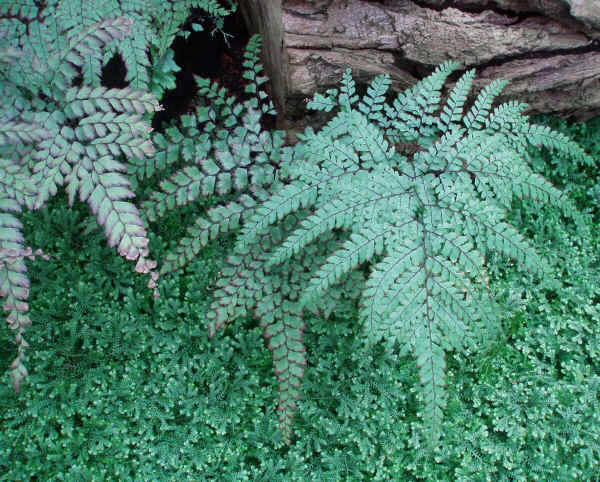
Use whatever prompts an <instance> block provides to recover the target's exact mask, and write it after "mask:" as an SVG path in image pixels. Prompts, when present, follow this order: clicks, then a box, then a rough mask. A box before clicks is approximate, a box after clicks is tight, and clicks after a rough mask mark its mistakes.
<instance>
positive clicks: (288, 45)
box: [241, 0, 600, 125]
mask: <svg viewBox="0 0 600 482" xmlns="http://www.w3.org/2000/svg"><path fill="white" fill-rule="evenodd" d="M241 3H242V5H244V9H245V11H246V12H248V13H247V15H248V17H250V18H253V19H254V20H253V22H254V23H253V24H251V28H252V25H254V28H255V31H259V32H260V33H262V34H263V36H264V37H265V43H266V44H268V45H269V47H268V49H269V50H268V53H267V56H268V58H269V65H268V68H267V73H268V74H269V75H270V76H271V78H272V79H273V81H274V86H273V87H274V91H276V99H277V103H278V104H279V105H278V107H279V110H280V112H282V113H283V117H284V119H285V120H287V124H289V125H291V123H293V121H294V120H295V119H299V118H303V117H304V116H305V111H304V102H303V100H304V98H306V97H308V96H310V95H312V94H313V93H314V92H316V91H319V92H322V91H324V90H326V89H327V88H331V87H334V86H337V85H338V84H339V80H340V78H341V75H342V73H343V71H344V70H345V69H346V68H347V67H351V68H352V70H353V72H354V75H355V78H357V79H359V80H361V81H367V80H370V79H371V78H372V77H373V76H374V75H375V74H379V73H388V74H389V75H390V77H391V79H392V87H393V88H395V89H404V88H406V87H408V86H410V85H412V84H413V83H415V82H416V81H417V80H419V79H421V78H423V77H424V76H426V75H427V74H429V73H430V72H431V71H432V70H433V69H434V68H435V66H436V65H438V64H440V63H442V62H444V61H446V60H448V59H456V60H458V61H460V62H461V63H462V64H463V66H464V67H465V69H469V68H475V69H476V70H477V81H476V82H475V85H474V87H475V88H476V89H479V88H481V87H482V86H483V85H485V84H487V83H489V82H490V81H491V80H493V79H496V78H504V79H507V80H509V81H510V84H509V86H508V87H507V88H506V90H505V91H504V93H503V97H502V98H501V99H499V100H505V99H509V98H512V99H517V100H519V101H523V102H527V103H528V104H529V105H530V110H529V111H528V112H527V113H528V114H535V113H551V114H554V115H559V116H565V117H568V116H571V117H574V118H575V119H578V120H583V119H587V118H590V117H592V116H595V115H598V114H600V2H598V1H597V0H587V1H586V0H483V1H479V0H477V1H475V0H462V1H449V0H419V1H416V0H415V1H408V0H379V1H366V0H283V1H278V2H273V1H271V0H254V1H250V0H248V1H246V2H241ZM267 6H268V7H267ZM267 10H268V18H267V17H264V18H263V20H262V21H261V20H260V19H261V15H264V12H265V11H267Z"/></svg>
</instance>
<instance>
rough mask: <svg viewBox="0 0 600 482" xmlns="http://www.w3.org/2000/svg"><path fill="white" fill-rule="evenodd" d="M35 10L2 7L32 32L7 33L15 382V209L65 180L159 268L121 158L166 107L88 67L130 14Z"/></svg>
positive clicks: (5, 274)
mask: <svg viewBox="0 0 600 482" xmlns="http://www.w3.org/2000/svg"><path fill="white" fill-rule="evenodd" d="M65 3H67V2H65ZM39 8H41V7H39ZM36 9H38V6H35V5H30V6H29V8H25V7H23V6H21V8H20V10H19V5H18V4H17V5H14V6H13V7H12V10H11V11H10V12H4V11H3V12H2V14H3V15H9V16H10V19H12V20H14V19H21V17H22V19H28V18H29V20H31V22H30V24H29V30H28V32H29V34H28V35H16V36H12V37H11V36H8V37H7V36H5V38H4V42H3V50H2V52H0V59H1V61H2V64H1V72H0V88H1V89H2V96H0V130H1V131H2V135H0V253H1V254H0V295H1V296H2V297H4V298H5V299H6V302H5V304H4V309H5V310H6V311H8V312H9V315H8V319H7V320H8V323H9V325H10V326H11V328H12V329H13V330H14V331H15V332H16V341H17V344H18V357H17V358H16V359H15V360H14V362H13V363H12V364H11V375H12V378H13V383H14V387H15V390H16V391H19V388H20V385H21V382H22V380H23V379H24V377H26V376H27V370H26V368H25V366H24V364H23V361H24V349H25V348H27V346H28V345H27V342H26V341H25V339H24V338H23V333H24V328H25V327H26V326H27V325H29V324H30V320H29V318H28V317H27V314H26V313H27V310H28V306H27V303H26V300H27V297H28V292H29V280H28V278H27V276H26V271H27V270H26V266H25V264H24V262H23V259H24V257H31V255H32V253H31V250H30V249H27V248H25V247H24V246H23V242H24V238H23V235H22V233H21V228H22V224H21V223H20V221H19V220H18V219H17V218H16V217H15V215H14V213H17V212H19V211H20V210H21V209H22V207H27V208H29V209H38V208H40V207H42V206H43V205H44V204H45V202H46V201H47V200H48V199H49V198H50V197H51V196H54V195H55V194H56V192H57V190H58V188H59V187H60V186H65V188H66V191H67V193H68V198H69V203H70V204H72V203H73V201H74V199H75V197H76V196H78V197H79V199H80V200H81V201H85V202H87V203H88V204H89V205H90V207H91V210H92V212H93V213H94V214H95V215H96V218H97V221H98V223H99V224H100V225H102V226H104V230H105V232H106V236H107V238H108V242H109V245H110V246H111V247H115V246H116V247H117V250H118V252H119V254H120V255H121V256H124V257H125V258H126V259H129V260H133V261H136V267H135V269H136V271H138V272H140V273H149V274H150V280H149V283H148V286H149V287H150V288H155V287H156V284H155V282H156V279H157V277H158V273H156V272H154V271H153V270H154V268H155V266H156V262H155V261H153V260H152V259H150V258H149V253H148V247H147V246H148V237H147V234H146V229H145V226H144V220H143V219H142V218H141V216H140V213H139V211H138V209H137V208H136V206H135V205H134V204H133V203H132V202H130V201H129V199H131V198H133V197H134V193H133V191H132V190H131V184H130V181H129V180H128V179H127V177H125V175H124V172H125V171H126V164H125V163H124V162H123V160H124V158H127V157H134V156H135V157H144V156H151V155H152V154H153V153H154V147H153V145H152V142H151V139H150V136H149V133H150V131H151V128H150V126H149V123H148V121H147V120H146V119H144V117H143V116H144V115H145V114H147V113H152V112H154V111H156V110H158V109H159V107H160V106H159V104H158V102H157V101H156V99H155V97H154V95H153V94H151V93H150V92H147V91H140V90H134V89H132V88H123V89H107V88H105V87H101V86H99V85H98V86H90V85H86V82H85V75H84V73H85V69H86V68H87V67H89V65H95V63H96V62H99V63H100V64H101V63H102V59H103V56H104V49H105V47H106V46H107V45H109V44H110V43H111V42H113V41H114V40H117V39H120V38H122V37H124V36H126V35H127V34H128V32H129V31H130V30H131V28H132V21H131V20H130V19H128V18H126V17H117V18H112V19H106V20H102V21H100V22H97V23H93V24H90V25H88V26H86V27H85V28H72V27H70V26H67V27H65V26H62V25H61V24H60V23H59V22H52V23H46V24H44V23H40V22H36V21H34V19H37V17H36V16H37V15H38V14H39V15H41V12H37V14H36V11H37V10H36ZM9 24H10V22H9ZM17 33H19V32H17ZM21 33H23V32H21ZM78 77H79V80H78ZM81 77H83V85H79V84H80V83H81ZM155 294H157V292H156V291H155Z"/></svg>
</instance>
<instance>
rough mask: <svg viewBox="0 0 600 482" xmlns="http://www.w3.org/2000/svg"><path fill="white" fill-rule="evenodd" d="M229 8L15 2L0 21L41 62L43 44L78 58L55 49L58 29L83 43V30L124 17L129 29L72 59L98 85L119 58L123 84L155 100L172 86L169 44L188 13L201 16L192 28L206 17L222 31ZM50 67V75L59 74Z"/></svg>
mask: <svg viewBox="0 0 600 482" xmlns="http://www.w3.org/2000/svg"><path fill="white" fill-rule="evenodd" d="M235 8H236V7H235V5H232V6H231V7H230V8H224V7H222V6H221V5H220V4H219V2H218V1H217V0H178V1H174V2H173V1H169V2H164V1H161V0H150V1H146V0H63V1H60V0H48V1H45V2H34V1H32V0H17V1H16V2H3V4H2V5H0V18H2V19H3V24H4V25H3V28H4V30H5V31H6V32H7V41H8V42H9V43H11V44H13V45H14V46H15V47H19V48H22V49H25V50H28V51H29V52H31V53H32V54H34V55H35V56H36V57H37V58H38V59H45V58H47V55H48V53H49V52H48V45H55V50H56V51H57V52H62V53H64V54H66V53H67V52H69V55H71V56H73V55H80V54H81V52H80V54H75V53H74V51H73V50H72V49H71V50H68V49H66V48H65V47H66V45H60V46H59V45H56V44H57V43H58V42H62V43H63V44H64V42H66V41H67V40H66V38H65V37H64V36H62V35H61V33H62V32H64V31H67V30H68V31H69V32H70V39H69V41H73V40H75V39H76V38H77V36H78V35H81V36H82V37H83V38H86V39H88V38H89V35H87V34H86V29H88V28H90V27H92V26H94V25H96V24H98V23H100V22H102V21H105V20H110V19H113V18H115V17H123V18H127V19H129V20H130V21H131V23H132V25H135V28H132V29H130V30H129V31H128V32H123V33H126V34H125V35H121V36H119V37H118V38H117V37H113V38H110V39H107V42H106V45H105V46H104V48H103V49H102V50H100V49H95V48H90V49H87V50H86V53H84V54H83V56H84V57H85V59H81V60H79V61H76V64H77V66H78V67H79V68H80V69H81V75H82V77H83V81H84V83H85V84H86V85H90V86H99V85H100V79H101V74H102V67H103V66H104V65H105V64H106V62H107V61H108V60H110V59H111V58H112V57H113V56H114V55H115V54H119V57H120V58H121V59H122V60H123V62H124V64H125V67H126V71H127V74H126V77H125V81H126V82H127V83H128V85H129V86H130V87H131V88H133V89H136V90H150V91H151V92H152V93H154V94H155V95H156V96H157V97H158V98H160V97H161V96H162V94H163V93H164V91H165V89H167V88H174V87H175V84H174V80H175V77H174V73H175V72H177V71H179V70H180V69H179V67H178V66H177V65H176V64H175V63H174V61H173V50H172V49H171V45H172V43H173V40H174V39H175V37H176V36H177V35H182V36H185V35H186V32H184V31H182V30H181V26H182V24H184V22H186V21H187V20H188V19H189V18H192V13H193V12H199V13H201V14H203V15H198V14H195V15H194V16H193V18H194V21H193V28H194V29H195V30H201V29H202V28H203V26H202V23H203V21H204V20H205V17H206V18H210V19H213V20H214V23H215V24H216V27H215V28H216V29H217V30H219V31H221V32H222V30H221V29H222V27H223V18H224V17H225V16H227V15H228V14H230V13H231V12H233V11H234V10H235ZM28 32H29V34H27V33H28ZM188 34H189V32H188ZM223 35H224V34H223ZM56 65H58V64H55V66H54V67H55V68H53V69H52V75H58V76H60V71H59V70H58V69H57V68H56ZM64 67H65V65H64V64H63V68H64ZM66 68H67V69H69V70H72V68H69V67H66ZM34 74H35V68H34V69H31V68H30V69H27V70H25V71H23V72H22V80H23V81H29V79H30V78H31V76H32V75H34Z"/></svg>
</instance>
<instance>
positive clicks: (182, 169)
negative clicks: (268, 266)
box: [132, 35, 290, 274]
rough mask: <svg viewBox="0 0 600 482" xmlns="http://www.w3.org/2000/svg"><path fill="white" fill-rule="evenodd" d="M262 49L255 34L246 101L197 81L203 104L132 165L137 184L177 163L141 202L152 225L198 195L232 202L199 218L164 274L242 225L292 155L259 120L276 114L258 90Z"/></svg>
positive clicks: (280, 138)
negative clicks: (224, 197)
mask: <svg viewBox="0 0 600 482" xmlns="http://www.w3.org/2000/svg"><path fill="white" fill-rule="evenodd" d="M260 45H261V44H260V37H259V36H258V35H255V36H253V37H252V38H251V39H250V41H249V43H248V46H247V49H246V52H245V62H244V67H245V72H244V77H245V78H246V79H248V81H249V82H248V84H247V86H246V92H247V93H248V94H250V96H249V99H248V100H246V101H244V102H243V103H241V102H237V100H236V99H235V98H233V97H227V95H226V94H227V92H226V89H225V88H222V87H220V86H219V85H218V84H217V83H215V82H210V81H209V80H207V79H202V78H196V82H197V84H198V87H199V91H198V92H199V94H200V95H201V96H203V97H204V99H205V104H206V105H204V106H203V105H199V106H198V107H197V108H196V112H195V113H194V115H186V116H182V128H181V129H180V128H177V127H175V126H171V127H170V128H168V129H167V130H166V131H165V133H164V134H163V133H157V134H155V135H154V144H155V145H156V148H157V151H156V153H155V154H154V155H153V156H152V157H151V158H141V159H138V160H136V161H134V167H133V168H132V172H133V173H135V174H136V175H137V177H138V178H139V179H145V178H147V177H149V176H151V175H153V174H154V173H155V172H157V171H161V170H162V169H164V168H166V167H167V166H176V169H175V172H174V173H173V174H171V175H170V176H169V177H167V178H165V179H163V180H162V181H161V183H160V189H159V190H156V191H154V192H152V193H151V194H150V196H149V198H148V199H147V200H146V201H145V202H144V203H143V210H144V213H145V214H146V216H147V217H148V219H149V220H150V221H157V220H158V219H159V218H160V217H161V216H163V215H164V214H165V213H166V212H167V211H169V210H171V209H174V208H176V207H180V206H184V205H187V204H189V203H192V202H196V201H198V200H199V199H201V198H207V197H212V196H236V197H237V198H236V199H232V200H231V201H230V202H228V203H227V204H226V205H224V206H221V205H218V206H216V207H214V208H211V209H209V210H208V211H207V212H206V213H205V214H202V215H200V216H198V217H197V218H196V220H195V221H194V222H193V224H192V225H191V226H189V227H188V229H187V236H185V237H184V238H183V239H181V241H180V242H179V244H178V246H177V247H176V249H175V251H174V252H171V253H168V254H167V256H166V258H165V260H164V262H163V263H162V266H161V273H163V274H164V273H168V272H171V271H173V270H176V269H178V268H181V267H183V266H184V265H185V264H186V263H187V262H188V261H190V260H192V259H194V258H195V257H196V255H197V254H198V252H199V251H200V250H201V249H202V248H203V247H205V246H206V245H207V244H208V243H209V242H210V241H212V240H214V239H216V238H217V237H218V236H220V235H222V234H226V233H229V232H231V231H234V230H235V229H237V228H239V227H240V226H241V224H243V222H244V220H245V219H247V218H248V217H249V216H250V215H251V214H252V212H253V210H254V208H255V207H256V206H257V205H258V204H259V203H260V202H262V201H263V200H264V199H266V196H267V189H268V188H269V186H270V185H271V184H272V183H273V182H274V181H275V169H276V167H277V165H278V164H279V162H280V160H281V159H282V157H284V156H286V155H289V153H290V149H289V148H287V149H284V148H283V143H284V133H283V132H282V131H275V132H273V133H271V132H268V131H264V130H263V129H262V127H261V120H262V117H263V115H264V114H274V113H275V111H274V108H273V104H272V103H271V101H270V100H269V99H268V97H267V95H266V93H265V92H264V91H263V89H262V87H261V86H262V85H263V84H264V82H265V81H266V78H265V77H263V76H261V75H260V72H261V70H262V66H261V65H260V64H259V57H258V52H259V49H260ZM286 152H287V154H286Z"/></svg>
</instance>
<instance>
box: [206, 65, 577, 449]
mask: <svg viewBox="0 0 600 482" xmlns="http://www.w3.org/2000/svg"><path fill="white" fill-rule="evenodd" d="M458 66H459V64H458V63H456V62H447V63H445V64H443V65H441V66H439V67H438V68H437V69H436V70H435V72H434V73H433V74H432V75H431V76H429V77H428V78H426V79H424V80H423V81H421V82H419V83H418V84H417V85H416V86H414V87H413V88H411V89H409V90H408V91H407V92H405V93H402V94H400V95H399V96H398V98H397V99H396V101H395V102H394V104H393V106H392V107H389V106H387V105H384V104H383V101H384V98H385V94H386V92H387V88H388V86H389V83H390V82H389V79H387V78H385V77H378V78H377V79H376V80H375V81H374V82H373V83H372V84H371V86H370V87H369V88H368V89H367V95H366V96H365V97H364V98H363V99H359V97H358V96H357V95H356V88H355V84H354V81H353V80H352V78H351V76H350V73H349V72H346V73H345V74H344V76H343V79H342V87H341V89H340V93H339V95H337V92H336V91H333V90H332V91H328V93H327V95H326V96H323V95H316V96H315V98H314V99H313V100H312V101H311V102H309V104H308V105H309V107H312V108H315V109H318V110H324V111H329V110H331V109H332V108H333V107H334V106H335V105H336V104H337V107H338V108H339V111H338V113H337V115H336V116H335V117H334V118H333V119H332V120H331V121H329V122H328V123H327V124H326V125H325V126H324V127H323V128H322V129H321V130H320V131H319V132H318V133H315V132H313V131H312V130H311V129H307V130H306V131H305V133H304V134H303V135H301V136H299V138H300V142H299V143H298V144H297V145H296V146H295V147H294V149H293V153H292V155H289V156H287V157H286V158H285V159H284V161H283V162H282V165H281V173H282V177H281V178H282V179H285V181H286V183H287V184H284V185H282V184H273V185H272V186H270V188H269V190H268V192H269V197H268V198H267V199H266V200H265V201H264V202H263V203H262V204H260V205H258V206H254V205H253V206H252V215H251V216H249V217H248V219H247V221H245V222H244V226H243V227H242V229H241V231H240V235H239V237H238V239H237V241H236V245H235V247H234V250H233V253H232V254H231V255H230V256H229V258H228V260H227V266H226V267H225V268H223V270H222V273H221V274H222V277H221V278H220V280H219V282H218V283H217V287H218V289H217V290H216V291H215V301H214V302H213V305H211V313H210V315H209V318H210V322H209V329H210V330H211V333H214V331H215V330H217V329H219V328H222V327H223V326H225V324H226V323H228V322H230V321H231V320H232V319H235V318H236V317H237V316H242V315H245V314H246V310H247V309H251V308H253V307H257V308H256V310H255V315H256V316H258V317H259V318H261V319H262V320H263V321H262V323H263V324H264V325H265V326H268V327H272V328H271V329H272V330H273V332H274V333H277V334H278V335H279V338H278V339H277V340H278V342H277V343H276V346H277V347H282V346H284V345H285V343H286V340H291V341H294V340H295V341H297V340H298V339H299V336H300V335H299V334H300V332H301V330H300V328H299V326H300V321H299V318H297V316H300V314H301V313H302V312H303V310H304V309H306V310H308V311H310V312H312V313H319V310H318V309H316V307H317V306H319V305H320V304H321V303H322V302H323V300H326V299H328V296H331V294H332V293H333V292H336V290H338V289H339V288H340V287H342V288H343V289H345V290H346V291H347V292H348V293H354V294H355V295H356V294H360V309H359V318H360V321H361V322H362V323H363V324H364V328H365V332H366V340H368V341H369V342H371V343H375V342H380V341H384V342H386V346H387V347H388V348H389V349H392V348H393V347H394V346H395V345H396V344H399V346H400V354H401V355H402V354H404V353H408V352H412V353H413V354H414V356H415V358H416V360H417V367H418V372H419V378H420V381H421V385H422V388H421V390H420V397H421V399H422V403H423V411H422V412H421V414H420V416H421V418H423V420H424V421H425V423H426V426H427V428H428V434H429V440H430V442H431V444H432V445H434V444H435V443H436V442H437V441H438V440H439V437H440V436H441V434H442V432H443V431H442V423H443V411H444V408H445V406H446V401H447V394H446V388H445V383H446V382H445V369H446V365H445V360H444V353H445V351H447V350H451V349H461V348H462V347H465V346H473V345H477V344H479V343H482V342H483V339H484V338H485V337H486V336H489V334H490V333H493V332H494V330H495V328H496V327H497V326H498V325H499V320H501V318H502V308H501V307H500V306H499V304H498V303H497V301H496V299H495V297H494V295H493V293H492V292H491V290H490V289H489V287H488V286H487V284H486V282H485V281H484V280H485V279H486V275H485V273H486V261H485V257H484V253H487V252H488V251H496V252H498V253H502V254H504V255H506V256H508V257H511V258H513V259H515V260H516V261H517V263H518V264H519V265H520V266H521V267H522V268H524V269H526V270H529V271H531V272H533V273H534V274H536V275H544V274H545V273H546V271H547V265H546V262H545V260H543V259H542V258H541V257H540V256H539V255H538V254H537V253H536V251H535V250H534V249H533V248H532V247H531V245H530V244H529V243H528V241H527V240H526V239H525V237H524V236H523V235H522V234H521V233H519V232H518V230H517V229H516V228H515V227H514V226H512V225H510V224H508V223H507V222H506V217H507V211H508V209H510V205H511V202H512V199H513V196H517V197H520V198H522V197H527V198H530V199H532V200H534V201H535V202H537V203H540V204H542V203H552V204H555V205H558V206H561V207H562V208H563V210H564V211H565V212H566V213H571V214H573V216H576V215H577V213H576V212H575V210H574V208H573V207H572V205H571V203H570V201H569V200H568V199H567V198H566V196H564V195H562V193H560V191H558V190H557V189H556V188H554V187H553V186H552V185H551V184H550V183H549V182H548V181H546V180H545V179H543V178H541V177H540V176H538V175H536V174H534V173H533V171H532V170H531V168H530V167H529V166H528V165H527V163H526V160H527V155H526V151H525V147H526V146H528V145H545V146H547V147H550V148H554V149H561V153H563V154H565V155H569V156H571V157H572V158H573V159H575V160H578V161H581V162H588V158H587V157H586V155H585V153H584V152H583V151H582V150H581V149H580V148H579V147H578V146H577V145H576V144H574V143H572V142H571V141H568V142H567V140H566V138H564V139H563V137H564V136H561V135H558V134H557V133H554V132H552V131H550V130H549V129H546V128H543V129H542V128H538V127H535V126H530V125H529V124H528V122H527V119H526V118H525V117H524V116H522V112H523V110H524V104H519V103H515V102H513V103H508V104H503V105H502V106H500V107H497V108H496V109H494V110H493V111H492V103H493V100H494V98H495V97H496V96H497V95H498V94H499V93H500V91H501V90H502V88H503V87H504V86H505V85H506V83H505V82H503V81H495V82H492V83H491V84H490V85H488V86H487V87H485V88H484V89H483V90H482V92H481V93H480V94H479V96H478V97H477V98H476V100H475V101H474V104H473V105H472V107H471V108H470V110H469V111H468V112H467V113H466V114H465V115H463V109H464V105H465V103H466V100H467V98H468V93H469V90H470V87H471V85H472V82H473V79H474V72H473V71H468V72H466V73H465V74H464V75H463V76H462V77H461V78H460V79H459V81H458V82H457V84H456V85H455V87H454V88H453V89H452V91H451V92H450V95H449V97H448V100H447V101H446V104H445V105H444V106H442V107H441V108H440V102H441V89H442V87H443V85H444V82H445V81H446V79H447V78H448V76H449V75H450V73H451V72H452V71H454V70H456V69H457V68H458ZM409 141H410V142H412V141H416V142H417V143H418V144H419V145H420V148H419V149H418V150H417V151H416V152H413V153H412V155H411V157H404V156H401V155H399V154H398V153H397V151H396V149H397V148H398V147H399V146H398V143H399V142H409ZM365 265H371V271H370V274H369V276H368V278H367V279H366V280H364V278H362V277H361V276H352V273H355V272H356V270H357V268H358V267H359V266H365ZM292 280H293V281H292ZM282 294H283V295H285V296H282ZM286 302H294V303H296V302H297V306H296V305H293V306H294V311H293V313H292V312H291V310H290V312H289V313H287V314H286V313H285V312H284V310H283V308H282V307H283V306H285V304H286ZM257 303H258V304H257ZM326 304H327V306H328V307H331V306H334V305H333V304H332V303H330V302H326ZM289 306H291V305H289ZM286 320H287V321H286ZM288 327H289V328H288ZM286 329H289V334H288V333H286V332H285V330H286ZM269 333H271V332H269ZM291 341H290V343H291ZM271 348H273V347H271ZM298 348H299V346H298ZM298 353H299V352H298ZM278 356H279V355H278ZM281 357H282V358H281V360H283V362H280V360H279V358H278V357H277V359H276V360H275V365H276V371H277V372H278V374H279V373H280V372H281V369H282V368H283V369H287V368H288V367H289V366H292V365H293V366H294V367H295V369H297V381H298V383H299V381H300V377H301V374H302V372H301V370H300V367H301V366H302V365H303V363H304V359H303V358H302V359H298V358H297V353H296V352H294V353H291V352H289V351H288V352H286V353H281ZM291 364H292V365H291ZM287 376H288V375H287V374H286V377H287ZM290 376H291V375H290ZM280 391H282V392H283V393H284V395H282V398H281V399H280V409H281V410H283V411H284V412H286V413H288V414H291V413H292V411H293V408H289V409H288V405H287V400H288V399H289V395H290V394H291V395H292V397H293V398H294V399H295V397H296V396H297V395H299V392H297V391H295V390H292V389H290V388H289V385H287V384H282V383H281V379H280ZM282 404H283V407H282ZM282 423H283V425H282V429H283V430H284V433H285V434H286V439H288V440H289V434H290V431H291V427H290V425H289V423H288V422H287V421H285V420H283V421H282Z"/></svg>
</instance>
